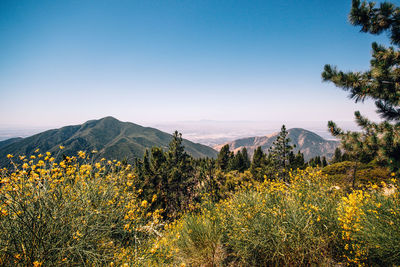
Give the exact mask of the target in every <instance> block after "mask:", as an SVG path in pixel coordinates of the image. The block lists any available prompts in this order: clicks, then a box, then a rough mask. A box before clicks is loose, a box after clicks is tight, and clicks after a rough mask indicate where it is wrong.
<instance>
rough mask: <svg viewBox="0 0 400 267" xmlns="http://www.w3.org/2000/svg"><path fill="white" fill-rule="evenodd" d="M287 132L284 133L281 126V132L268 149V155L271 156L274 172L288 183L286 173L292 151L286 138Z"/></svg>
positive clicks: (283, 128) (284, 130) (284, 129)
mask: <svg viewBox="0 0 400 267" xmlns="http://www.w3.org/2000/svg"><path fill="white" fill-rule="evenodd" d="M287 135H288V132H287V131H286V127H285V125H282V128H281V131H280V133H279V134H278V137H277V138H276V140H275V142H273V144H272V147H271V148H270V149H269V154H270V155H271V158H272V162H273V165H274V169H275V170H276V172H277V174H278V177H279V178H280V179H283V180H285V181H288V175H286V172H287V171H288V167H289V163H290V161H289V156H290V152H291V151H292V149H293V146H292V145H290V139H289V138H288V137H287Z"/></svg>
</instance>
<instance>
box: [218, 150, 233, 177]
mask: <svg viewBox="0 0 400 267" xmlns="http://www.w3.org/2000/svg"><path fill="white" fill-rule="evenodd" d="M231 158H232V153H231V152H230V150H229V145H228V144H227V145H224V146H223V147H222V148H221V150H220V151H219V153H218V157H217V166H218V167H219V168H220V169H221V170H222V171H224V172H225V171H228V170H229V167H230V166H229V161H230V160H231Z"/></svg>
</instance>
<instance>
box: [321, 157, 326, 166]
mask: <svg viewBox="0 0 400 267" xmlns="http://www.w3.org/2000/svg"><path fill="white" fill-rule="evenodd" d="M326 166H328V162H327V161H326V157H325V156H323V157H322V162H321V167H322V168H323V167H326Z"/></svg>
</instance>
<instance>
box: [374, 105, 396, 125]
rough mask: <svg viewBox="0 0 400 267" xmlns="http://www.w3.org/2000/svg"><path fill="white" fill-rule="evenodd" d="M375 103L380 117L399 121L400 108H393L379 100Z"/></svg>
mask: <svg viewBox="0 0 400 267" xmlns="http://www.w3.org/2000/svg"><path fill="white" fill-rule="evenodd" d="M375 105H376V107H377V108H378V110H377V112H378V114H379V115H380V116H381V118H383V119H386V120H388V121H400V108H395V107H394V106H392V105H390V104H388V103H386V102H383V101H380V100H379V101H376V102H375Z"/></svg>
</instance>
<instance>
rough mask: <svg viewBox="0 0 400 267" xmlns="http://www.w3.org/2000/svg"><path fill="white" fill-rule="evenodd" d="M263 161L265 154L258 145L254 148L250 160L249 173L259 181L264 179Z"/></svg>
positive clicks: (264, 161) (264, 160)
mask: <svg viewBox="0 0 400 267" xmlns="http://www.w3.org/2000/svg"><path fill="white" fill-rule="evenodd" d="M265 163H266V155H265V153H264V152H263V151H262V149H261V147H260V146H259V147H257V148H256V149H255V150H254V154H253V160H252V161H251V165H250V173H251V174H252V176H253V178H254V179H255V180H257V181H260V182H262V181H263V180H264V175H266V173H265V172H264V171H265Z"/></svg>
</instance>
